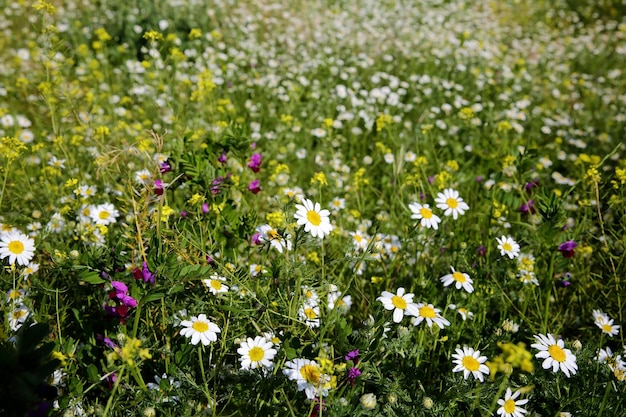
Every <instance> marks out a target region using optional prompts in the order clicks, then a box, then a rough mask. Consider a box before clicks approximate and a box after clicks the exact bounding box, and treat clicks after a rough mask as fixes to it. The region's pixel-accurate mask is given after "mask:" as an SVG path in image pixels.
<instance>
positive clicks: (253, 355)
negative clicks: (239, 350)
mask: <svg viewBox="0 0 626 417" xmlns="http://www.w3.org/2000/svg"><path fill="white" fill-rule="evenodd" d="M248 356H250V360H251V361H252V362H258V361H260V360H261V359H263V357H264V356H265V351H264V350H263V349H261V348H260V347H258V346H255V347H253V348H252V349H250V351H249V352H248Z"/></svg>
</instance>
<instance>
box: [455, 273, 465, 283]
mask: <svg viewBox="0 0 626 417" xmlns="http://www.w3.org/2000/svg"><path fill="white" fill-rule="evenodd" d="M452 279H454V280H455V281H456V282H460V283H461V284H462V283H464V282H465V281H467V279H466V278H465V275H463V274H462V273H460V272H459V271H454V272H453V273H452Z"/></svg>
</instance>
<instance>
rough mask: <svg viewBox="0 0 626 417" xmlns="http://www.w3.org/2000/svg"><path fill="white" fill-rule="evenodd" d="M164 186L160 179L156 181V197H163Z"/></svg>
mask: <svg viewBox="0 0 626 417" xmlns="http://www.w3.org/2000/svg"><path fill="white" fill-rule="evenodd" d="M164 188H165V187H164V185H163V180H161V179H160V178H159V179H157V180H154V193H155V194H156V195H163V192H164Z"/></svg>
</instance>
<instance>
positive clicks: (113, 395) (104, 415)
mask: <svg viewBox="0 0 626 417" xmlns="http://www.w3.org/2000/svg"><path fill="white" fill-rule="evenodd" d="M125 369H126V367H124V366H122V367H121V368H120V372H119V375H117V379H116V380H115V384H114V385H113V389H112V390H111V395H110V396H109V399H108V401H107V405H106V407H105V408H104V412H103V413H102V417H107V416H108V415H109V410H110V409H111V406H112V405H113V398H114V397H115V393H116V392H117V387H119V385H120V382H121V381H122V377H123V376H124V371H125Z"/></svg>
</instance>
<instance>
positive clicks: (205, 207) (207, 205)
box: [202, 203, 209, 214]
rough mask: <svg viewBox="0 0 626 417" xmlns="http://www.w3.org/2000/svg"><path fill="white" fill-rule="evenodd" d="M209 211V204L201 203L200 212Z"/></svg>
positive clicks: (205, 212)
mask: <svg viewBox="0 0 626 417" xmlns="http://www.w3.org/2000/svg"><path fill="white" fill-rule="evenodd" d="M208 212H209V204H208V203H202V213H204V214H207V213H208Z"/></svg>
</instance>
